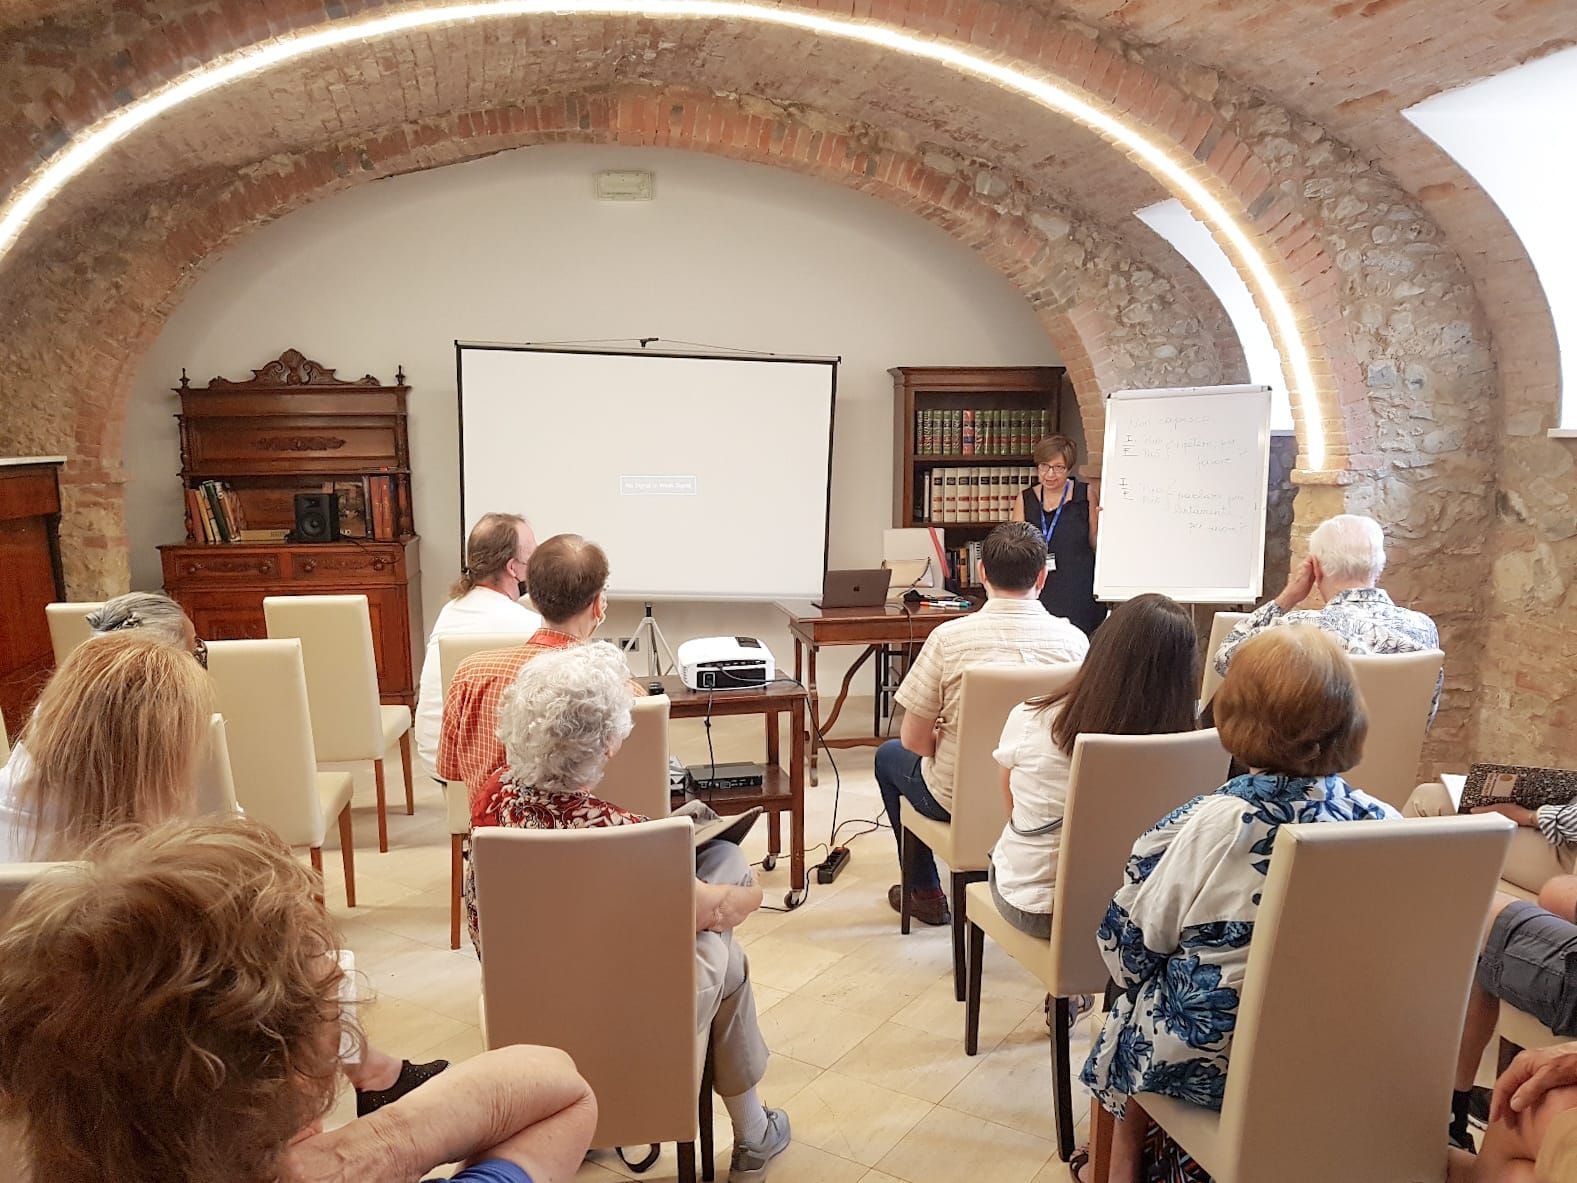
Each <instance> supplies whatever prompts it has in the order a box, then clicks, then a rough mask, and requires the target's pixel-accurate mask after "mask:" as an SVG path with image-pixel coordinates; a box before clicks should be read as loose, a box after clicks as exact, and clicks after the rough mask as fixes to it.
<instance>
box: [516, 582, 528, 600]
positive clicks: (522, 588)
mask: <svg viewBox="0 0 1577 1183" xmlns="http://www.w3.org/2000/svg"><path fill="white" fill-rule="evenodd" d="M525 598H526V581H525V580H524V579H517V580H515V599H517V600H523V599H525Z"/></svg>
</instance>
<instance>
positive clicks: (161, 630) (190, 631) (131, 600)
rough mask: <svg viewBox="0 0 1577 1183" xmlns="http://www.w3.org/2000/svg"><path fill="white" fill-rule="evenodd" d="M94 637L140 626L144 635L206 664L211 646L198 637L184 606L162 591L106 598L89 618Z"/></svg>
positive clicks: (140, 630)
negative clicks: (180, 650) (182, 651)
mask: <svg viewBox="0 0 1577 1183" xmlns="http://www.w3.org/2000/svg"><path fill="white" fill-rule="evenodd" d="M87 624H88V627H89V628H91V629H92V630H93V632H94V635H95V636H103V635H104V634H105V633H118V632H125V631H126V630H128V629H137V630H139V632H140V633H141V634H142V635H146V636H150V637H152V638H153V639H154V640H157V641H163V642H164V643H165V644H166V645H170V646H173V647H174V648H176V649H184V650H185V651H186V652H188V653H190V654H191V655H192V656H193V657H195V658H197V661H198V664H199V665H202V666H207V664H208V647H207V646H206V645H204V644H203V642H202V640H201V639H200V638H199V637H198V636H197V627H196V626H195V625H194V624H192V619H191V617H189V616H187V615H186V612H185V610H184V609H182V607H181V606H180V605H179V604H177V603H176V602H175V601H174V600H172V599H170V597H169V596H167V595H165V594H164V593H163V592H127V593H126V594H125V595H123V596H116V597H114V598H113V599H110V600H105V601H104V604H103V605H102V606H101V607H100V608H99V610H98V611H97V612H94V613H91V614H90V615H89V616H88V618H87Z"/></svg>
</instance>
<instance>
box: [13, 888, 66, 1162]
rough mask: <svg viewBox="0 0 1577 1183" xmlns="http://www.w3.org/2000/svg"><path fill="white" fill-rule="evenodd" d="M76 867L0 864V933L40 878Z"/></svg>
mask: <svg viewBox="0 0 1577 1183" xmlns="http://www.w3.org/2000/svg"><path fill="white" fill-rule="evenodd" d="M76 865H77V864H75V863H0V932H4V931H5V926H6V923H7V921H8V920H9V918H10V915H11V909H12V908H13V907H15V905H16V901H17V899H18V898H19V897H20V896H21V894H22V893H23V892H24V891H26V890H27V889H28V888H29V887H31V886H32V885H33V884H34V883H35V882H36V881H37V880H38V878H39V877H40V876H42V875H44V874H45V873H47V872H49V871H52V870H54V869H55V868H56V867H72V866H76ZM0 1145H3V1143H0Z"/></svg>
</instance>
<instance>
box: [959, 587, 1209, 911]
mask: <svg viewBox="0 0 1577 1183" xmlns="http://www.w3.org/2000/svg"><path fill="white" fill-rule="evenodd" d="M1195 645H1196V641H1195V637H1194V625H1193V621H1192V620H1191V619H1190V618H1189V615H1188V612H1187V611H1186V610H1185V609H1184V608H1183V606H1182V605H1181V604H1178V603H1177V602H1176V601H1175V600H1171V599H1169V598H1167V597H1166V596H1161V595H1155V594H1150V595H1143V596H1138V597H1136V598H1135V599H1132V600H1129V601H1128V602H1127V603H1125V604H1123V605H1121V606H1120V607H1118V608H1117V610H1116V611H1115V612H1113V613H1112V614H1111V616H1110V617H1109V618H1108V619H1107V621H1106V623H1105V624H1103V625H1102V626H1101V627H1100V629H1098V630H1097V631H1096V632H1095V634H1094V636H1092V637H1091V638H1090V651H1089V654H1088V655H1087V656H1086V657H1085V659H1084V665H1083V666H1082V668H1080V670H1079V672H1078V673H1077V674H1075V675H1074V678H1073V681H1072V682H1070V683H1069V684H1068V686H1067V687H1066V688H1065V689H1063V690H1062V691H1061V692H1059V693H1057V694H1052V695H1047V696H1046V697H1044V698H1032V699H1030V700H1029V701H1028V702H1025V703H1020V704H1019V705H1018V706H1016V707H1014V708H1013V710H1012V712H1011V713H1010V714H1009V715H1008V720H1007V724H1006V725H1005V726H1004V727H1003V728H1002V739H1001V741H1000V742H999V743H998V746H997V750H996V752H995V753H993V754H994V755H995V757H996V761H997V763H998V764H999V765H1001V766H1002V792H1003V795H1004V797H1005V798H1006V800H1007V803H1008V813H1009V817H1008V824H1007V825H1006V827H1004V828H1003V830H1002V837H1001V838H999V839H998V840H997V844H996V848H995V849H994V850H993V851H992V852H991V871H990V879H991V895H992V897H993V898H994V899H995V900H996V903H997V907H998V908H999V909H1000V910H1001V912H1002V915H1003V916H1004V917H1005V918H1006V919H1007V920H1008V921H1009V922H1010V923H1011V924H1012V925H1013V926H1014V927H1015V928H1018V929H1021V930H1023V931H1024V932H1027V933H1029V934H1030V935H1031V936H1037V937H1043V938H1045V937H1050V935H1051V909H1052V903H1053V901H1052V892H1053V889H1054V888H1055V886H1056V882H1057V854H1058V851H1059V849H1060V847H1061V844H1062V815H1063V811H1064V810H1065V809H1066V807H1067V803H1068V778H1069V775H1070V772H1071V767H1070V761H1071V759H1072V756H1073V744H1074V741H1075V740H1076V739H1078V737H1079V736H1081V735H1084V734H1094V735H1159V734H1163V733H1167V732H1175V731H1192V730H1193V729H1194V727H1195V710H1194V706H1195V704H1194V687H1195V684H1196V678H1195V673H1194V649H1195Z"/></svg>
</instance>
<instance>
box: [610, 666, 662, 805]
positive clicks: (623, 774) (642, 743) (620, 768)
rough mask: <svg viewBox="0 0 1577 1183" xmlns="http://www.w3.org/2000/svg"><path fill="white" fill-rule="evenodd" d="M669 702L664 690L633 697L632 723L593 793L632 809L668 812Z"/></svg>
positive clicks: (613, 803)
mask: <svg viewBox="0 0 1577 1183" xmlns="http://www.w3.org/2000/svg"><path fill="white" fill-rule="evenodd" d="M668 706H669V702H668V696H667V695H666V694H653V695H648V696H643V697H640V698H637V699H636V700H635V707H634V710H633V711H632V712H631V714H632V715H633V716H634V721H635V725H634V727H632V728H631V729H630V734H629V735H628V736H627V737H626V738H625V740H624V743H623V744H622V745H620V747H619V750H618V751H617V752H615V753H614V754H613V759H611V760H609V761H608V767H607V768H606V770H604V772H603V774H602V780H600V781H599V782H598V783H597V786H596V788H594V789H593V790H592V792H593V793H595V794H596V795H597V796H598V797H601V798H602V799H603V800H604V801H607V802H608V803H609V804H612V805H617V806H618V807H619V808H620V809H628V810H630V811H631V812H632V813H639V814H642V815H644V816H646V817H667V816H668Z"/></svg>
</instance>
